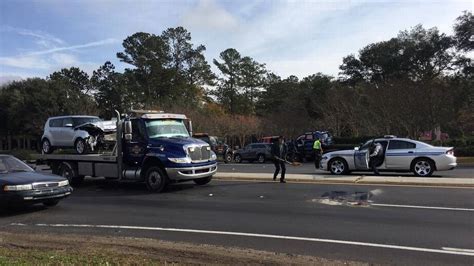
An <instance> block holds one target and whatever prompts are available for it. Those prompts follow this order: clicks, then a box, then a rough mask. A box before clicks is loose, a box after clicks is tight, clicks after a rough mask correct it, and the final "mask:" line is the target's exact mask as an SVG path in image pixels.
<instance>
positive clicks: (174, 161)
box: [168, 157, 191, 163]
mask: <svg viewBox="0 0 474 266" xmlns="http://www.w3.org/2000/svg"><path fill="white" fill-rule="evenodd" d="M168 160H170V161H171V162H173V163H191V158H189V157H184V158H168Z"/></svg>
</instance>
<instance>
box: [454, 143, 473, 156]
mask: <svg viewBox="0 0 474 266" xmlns="http://www.w3.org/2000/svg"><path fill="white" fill-rule="evenodd" d="M454 155H455V156H458V157H465V156H474V145H472V146H465V147H454Z"/></svg>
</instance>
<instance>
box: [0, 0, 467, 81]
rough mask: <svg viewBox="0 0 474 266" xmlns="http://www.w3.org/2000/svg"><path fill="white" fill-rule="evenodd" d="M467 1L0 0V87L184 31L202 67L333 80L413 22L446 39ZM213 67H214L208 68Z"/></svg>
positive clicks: (90, 66)
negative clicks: (235, 62)
mask: <svg viewBox="0 0 474 266" xmlns="http://www.w3.org/2000/svg"><path fill="white" fill-rule="evenodd" d="M473 5H474V1H472V0H465V1H415V0H405V1H402V0H399V1H381V0H379V1H349V0H346V1H344V0H341V1H336V0H334V1H330V0H326V1H322V0H299V1H296V0H293V1H277V0H256V1H250V0H227V1H218V0H187V1H185V0H175V1H172V0H170V1H154V0H135V1H132V0H128V1H125V0H90V1H89V0H80V1H79V0H41V1H39V0H38V1H27V0H2V1H1V2H0V23H1V24H0V82H4V81H6V80H10V79H18V78H26V77H46V76H47V75H49V74H50V73H52V72H53V71H56V70H59V69H61V68H63V67H70V66H77V67H80V68H81V69H83V70H85V71H86V72H88V73H89V74H90V73H92V71H93V70H94V69H96V68H98V67H99V66H100V65H102V64H103V63H104V62H105V61H107V60H108V61H111V62H112V63H113V64H115V65H116V67H117V69H118V70H119V71H121V70H123V69H124V68H125V67H127V66H126V65H125V64H123V63H120V62H119V61H118V60H117V58H116V53H117V52H119V51H122V46H121V43H122V41H123V39H125V38H126V37H127V36H129V35H131V34H133V33H135V32H138V31H144V32H149V33H154V34H158V35H159V34H161V33H162V32H163V31H164V30H166V29H167V28H169V27H176V26H183V27H185V28H186V29H187V30H189V31H190V32H191V34H192V42H193V43H194V44H195V45H198V44H203V45H205V46H206V48H207V51H206V52H205V55H206V58H207V60H208V62H209V63H210V64H212V59H214V58H218V56H219V53H220V52H222V51H223V50H225V49H227V48H235V49H237V50H238V51H239V52H240V53H241V54H242V55H244V56H251V57H253V58H254V59H255V60H257V61H258V62H260V63H265V64H266V65H267V68H268V69H269V70H271V71H273V72H275V73H276V74H278V75H281V76H282V77H287V76H289V75H296V76H298V77H299V78H302V77H305V76H307V75H310V74H314V73H317V72H322V73H325V74H330V75H333V76H337V73H338V72H339V69H338V67H339V65H340V64H341V62H342V58H343V57H344V56H346V55H349V54H351V53H353V54H357V52H358V50H359V49H361V48H362V47H363V46H365V45H367V44H369V43H372V42H377V41H382V40H387V39H389V38H391V37H394V36H396V35H397V33H398V32H399V31H400V30H404V29H409V28H411V27H413V26H415V25H416V24H423V25H424V26H425V27H426V28H430V27H438V29H439V30H440V31H441V32H444V33H447V34H451V33H452V25H453V23H454V21H455V19H456V17H458V16H459V15H461V14H462V11H463V10H468V11H471V12H472V9H473ZM213 70H214V71H216V68H215V67H214V66H213Z"/></svg>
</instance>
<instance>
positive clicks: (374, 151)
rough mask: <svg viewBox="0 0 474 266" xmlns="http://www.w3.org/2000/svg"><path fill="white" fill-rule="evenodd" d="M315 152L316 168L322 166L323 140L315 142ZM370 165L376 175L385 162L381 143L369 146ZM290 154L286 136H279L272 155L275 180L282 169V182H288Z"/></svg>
mask: <svg viewBox="0 0 474 266" xmlns="http://www.w3.org/2000/svg"><path fill="white" fill-rule="evenodd" d="M313 152H314V166H315V167H316V169H319V168H320V165H319V164H320V162H321V158H322V155H323V147H322V145H321V140H320V139H316V140H315V141H314V143H313ZM368 152H369V166H370V168H371V169H372V171H374V174H375V175H379V171H378V169H377V167H378V166H379V165H380V164H381V163H382V162H383V157H384V155H383V147H382V145H381V144H380V143H375V142H372V143H371V145H370V147H369V151H368ZM287 154H288V146H287V145H286V143H285V138H284V137H283V136H279V138H278V141H275V142H273V144H272V156H273V163H274V164H275V172H274V174H273V181H276V179H277V177H278V174H279V173H280V171H281V176H280V183H286V181H285V173H286V165H285V164H286V163H289V162H288V161H287V160H286V158H287Z"/></svg>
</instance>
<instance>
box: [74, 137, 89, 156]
mask: <svg viewBox="0 0 474 266" xmlns="http://www.w3.org/2000/svg"><path fill="white" fill-rule="evenodd" d="M74 149H75V150H76V152H77V154H86V153H87V144H86V141H85V140H84V139H82V138H78V139H77V140H76V142H74Z"/></svg>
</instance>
